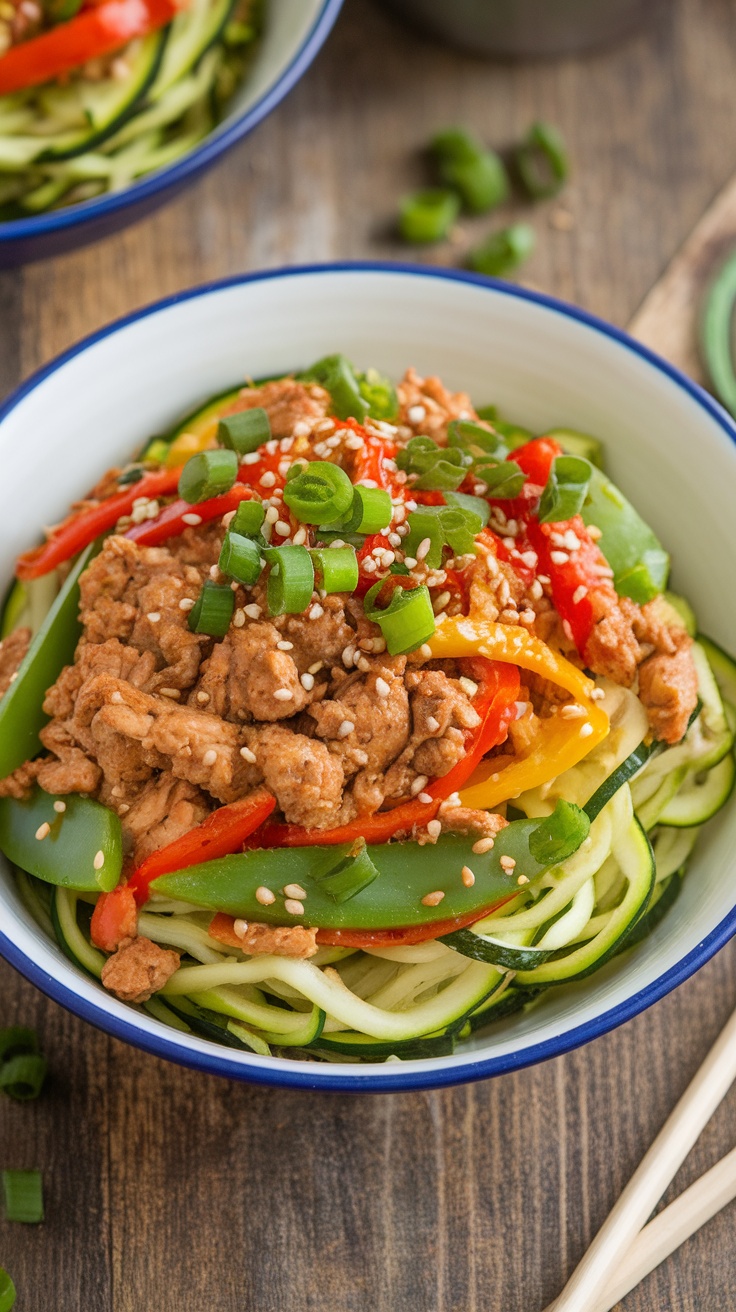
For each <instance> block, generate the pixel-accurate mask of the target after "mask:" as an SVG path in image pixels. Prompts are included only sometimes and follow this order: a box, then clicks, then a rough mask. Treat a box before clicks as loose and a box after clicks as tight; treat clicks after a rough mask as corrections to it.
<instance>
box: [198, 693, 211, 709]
mask: <svg viewBox="0 0 736 1312" xmlns="http://www.w3.org/2000/svg"><path fill="white" fill-rule="evenodd" d="M209 699H210V695H209V693H208V692H204V691H200V692H198V693H197V701H198V702H199V704H200V706H206V705H207V703H208V701H209Z"/></svg>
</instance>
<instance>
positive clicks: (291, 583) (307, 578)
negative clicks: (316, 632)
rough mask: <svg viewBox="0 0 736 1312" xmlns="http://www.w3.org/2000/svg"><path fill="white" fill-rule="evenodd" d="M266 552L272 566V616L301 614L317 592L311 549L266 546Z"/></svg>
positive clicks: (269, 586) (268, 598)
mask: <svg viewBox="0 0 736 1312" xmlns="http://www.w3.org/2000/svg"><path fill="white" fill-rule="evenodd" d="M330 550H332V548H330ZM263 554H264V556H265V557H266V561H267V562H268V564H269V565H270V567H271V568H270V570H269V574H268V583H267V585H266V603H267V605H268V613H269V615H300V614H301V613H302V611H304V610H306V609H307V606H308V605H309V603H310V601H311V600H312V593H313V591H314V566H313V564H312V558H311V556H310V554H309V552H308V551H307V548H306V547H300V546H294V545H293V544H289V545H286V546H283V547H266V549H265V550H264V552H263Z"/></svg>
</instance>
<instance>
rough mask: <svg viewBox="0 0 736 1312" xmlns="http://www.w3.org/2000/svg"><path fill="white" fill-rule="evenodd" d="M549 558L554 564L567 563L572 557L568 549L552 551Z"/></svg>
mask: <svg viewBox="0 0 736 1312" xmlns="http://www.w3.org/2000/svg"><path fill="white" fill-rule="evenodd" d="M549 558H550V560H551V561H552V564H553V565H566V564H567V562H568V561H569V559H570V557H569V555H568V553H567V552H566V551H550V553H549Z"/></svg>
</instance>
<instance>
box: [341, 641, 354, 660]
mask: <svg viewBox="0 0 736 1312" xmlns="http://www.w3.org/2000/svg"><path fill="white" fill-rule="evenodd" d="M354 659H355V647H354V646H353V644H352V643H350V644H349V646H347V647H345V648H344V650H343V653H342V663H343V665H352V663H353V661H354Z"/></svg>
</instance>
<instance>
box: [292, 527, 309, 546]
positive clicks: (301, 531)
mask: <svg viewBox="0 0 736 1312" xmlns="http://www.w3.org/2000/svg"><path fill="white" fill-rule="evenodd" d="M291 540H292V542H293V543H294V546H295V547H303V546H304V543H305V542H306V540H307V530H306V529H305V528H298V529H297V531H296V533H295V534H294V536H293V538H292V539H291Z"/></svg>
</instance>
